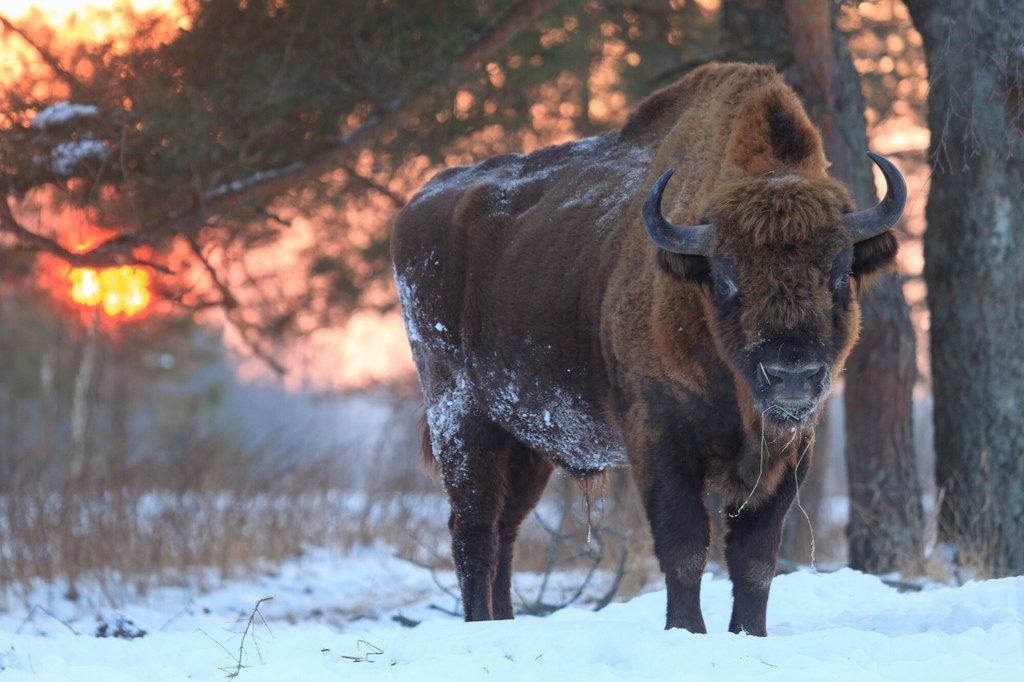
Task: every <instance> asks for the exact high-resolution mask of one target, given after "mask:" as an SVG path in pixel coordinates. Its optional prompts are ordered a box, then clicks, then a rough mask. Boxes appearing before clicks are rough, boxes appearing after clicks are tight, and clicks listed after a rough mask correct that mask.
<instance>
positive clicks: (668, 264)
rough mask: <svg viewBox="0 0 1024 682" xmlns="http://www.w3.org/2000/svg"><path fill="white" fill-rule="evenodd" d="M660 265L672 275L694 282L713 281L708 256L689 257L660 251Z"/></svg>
mask: <svg viewBox="0 0 1024 682" xmlns="http://www.w3.org/2000/svg"><path fill="white" fill-rule="evenodd" d="M658 265H660V266H661V269H662V270H664V271H665V272H667V273H669V274H670V275H675V276H676V277H679V278H682V279H688V280H692V281H694V282H709V281H711V262H710V260H708V257H707V256H689V255H684V254H681V253H672V252H671V251H665V250H664V249H658Z"/></svg>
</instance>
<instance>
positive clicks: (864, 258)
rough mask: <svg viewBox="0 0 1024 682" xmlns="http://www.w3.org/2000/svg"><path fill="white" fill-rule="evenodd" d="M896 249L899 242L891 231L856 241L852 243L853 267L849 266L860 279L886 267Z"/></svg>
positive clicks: (892, 260) (892, 258)
mask: <svg viewBox="0 0 1024 682" xmlns="http://www.w3.org/2000/svg"><path fill="white" fill-rule="evenodd" d="M898 249H899V243H898V242H897V241H896V236H895V235H893V233H892V232H891V231H890V232H883V233H882V234H880V235H878V236H877V237H872V238H871V239H865V240H864V241H860V242H857V243H856V244H854V245H853V267H852V268H851V269H852V271H853V273H852V274H853V276H854V277H856V278H858V279H862V278H863V277H865V276H867V275H870V274H872V273H874V272H877V271H879V270H881V269H883V268H888V267H889V266H891V265H892V264H893V262H894V261H895V260H896V251H897V250H898Z"/></svg>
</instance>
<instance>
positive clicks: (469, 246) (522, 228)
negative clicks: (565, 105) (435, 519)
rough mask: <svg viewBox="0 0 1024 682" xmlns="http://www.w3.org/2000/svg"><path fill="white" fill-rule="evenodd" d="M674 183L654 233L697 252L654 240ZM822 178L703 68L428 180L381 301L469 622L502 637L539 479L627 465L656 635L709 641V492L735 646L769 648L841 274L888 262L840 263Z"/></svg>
mask: <svg viewBox="0 0 1024 682" xmlns="http://www.w3.org/2000/svg"><path fill="white" fill-rule="evenodd" d="M865 162H867V161H865ZM670 167H672V168H675V169H676V176H675V177H674V178H672V180H671V182H670V183H669V184H668V186H667V189H666V191H665V194H664V198H663V210H664V213H665V216H666V217H667V219H669V220H671V221H672V222H673V223H676V224H682V225H692V224H697V223H710V224H712V225H713V226H714V240H713V248H712V252H711V253H709V254H707V255H703V256H692V255H680V254H678V253H669V252H665V251H660V250H659V249H658V248H657V247H655V246H654V244H653V243H652V242H651V241H649V239H648V238H647V236H646V233H645V231H644V227H643V225H642V222H641V206H642V204H643V202H644V198H645V195H646V194H647V190H648V189H649V188H650V187H651V186H652V185H653V184H654V182H655V180H656V179H657V178H658V177H659V176H660V175H661V174H662V172H663V171H664V170H665V169H667V168H670ZM827 167H828V163H827V161H826V159H825V156H824V153H823V151H822V145H821V140H820V137H819V135H818V133H817V131H816V130H815V129H814V127H813V126H812V125H811V124H810V122H809V121H808V119H807V116H806V114H805V112H804V111H803V109H802V108H801V106H800V103H799V102H798V100H797V98H796V96H795V95H794V93H793V92H792V91H791V90H790V89H789V88H788V87H787V86H786V85H785V84H784V83H783V81H782V80H781V78H780V77H779V76H778V75H777V74H776V73H775V71H774V70H773V69H772V68H770V67H766V66H751V65H737V64H728V65H715V66H708V67H703V68H701V69H698V70H696V71H694V72H692V73H691V74H689V75H687V76H686V77H685V78H683V79H682V80H681V81H679V82H678V83H676V84H674V85H672V86H670V87H668V88H665V89H663V90H661V91H658V92H656V93H654V94H653V95H652V96H651V97H649V98H648V99H647V100H645V101H644V102H643V103H641V104H640V106H639V107H638V108H637V110H636V112H635V113H634V114H633V116H632V117H631V118H630V120H629V121H628V123H627V124H626V126H625V127H624V128H623V129H622V130H621V131H617V132H612V133H608V134H606V135H602V136H600V137H596V138H590V139H586V140H580V141H577V142H572V143H569V144H564V145H560V146H557V147H550V148H547V149H542V150H539V151H537V152H534V153H532V154H528V155H507V156H500V157H496V158H493V159H490V160H488V161H485V162H483V163H481V164H478V165H476V166H471V167H461V168H451V169H448V170H446V171H444V172H442V173H439V174H438V175H437V176H436V177H435V178H434V179H433V180H432V181H431V182H430V183H428V184H427V185H426V187H424V188H423V190H422V191H421V192H420V193H419V194H417V195H416V197H414V198H413V200H412V201H411V202H410V203H409V205H408V206H407V207H406V208H405V210H404V211H403V212H402V213H401V215H400V216H399V218H398V221H397V223H396V225H395V230H394V238H393V243H392V253H393V258H394V267H395V280H396V282H397V285H398V292H399V295H400V298H401V302H402V308H403V312H404V315H405V320H406V325H407V329H408V333H409V339H410V342H411V344H412V349H413V355H414V358H415V361H416V367H417V370H418V372H419V377H420V381H421V383H422V387H423V395H424V400H425V404H426V410H427V422H428V425H429V431H430V442H429V447H430V449H432V451H433V455H434V457H435V458H436V461H437V463H438V466H439V468H440V470H441V474H442V478H443V480H444V484H445V488H446V490H447V492H448V495H449V498H450V500H451V505H452V516H451V529H452V554H453V557H454V559H455V566H456V571H457V573H458V576H459V580H460V585H461V589H462V596H463V604H464V608H465V613H466V618H467V619H468V620H479V619H490V618H510V617H512V604H511V598H510V595H509V581H510V576H511V561H512V547H513V544H514V541H515V537H516V534H517V532H518V528H519V525H520V523H521V522H522V520H523V518H524V517H525V515H526V514H527V513H529V511H530V510H531V509H532V508H533V506H534V505H535V504H536V502H537V499H538V498H539V496H540V494H541V492H542V491H543V489H544V486H545V485H546V483H547V480H548V478H549V476H550V474H551V471H552V468H553V464H557V465H559V466H562V467H564V468H566V469H568V470H570V471H571V472H573V473H574V474H576V475H580V476H583V475H588V474H591V473H595V472H598V471H601V470H603V469H606V468H608V467H618V466H625V465H628V466H629V467H630V468H631V469H632V472H633V477H634V480H635V481H636V485H637V488H638V489H639V492H640V494H641V497H642V499H643V501H644V504H645V506H646V511H647V516H648V519H649V521H650V524H651V529H652V532H653V536H654V542H655V552H656V553H657V556H658V559H659V561H660V563H661V567H662V569H663V570H664V572H665V580H666V584H667V587H668V612H667V626H668V627H684V628H687V629H689V630H691V631H693V632H703V631H704V629H705V628H704V621H703V617H702V615H701V611H700V579H701V575H702V574H703V572H704V566H705V562H706V559H707V549H708V545H709V542H710V526H709V521H708V511H707V509H706V507H705V494H706V492H707V490H708V488H709V486H711V487H714V488H716V489H718V490H719V491H720V492H721V493H722V495H723V496H724V499H725V501H726V509H725V512H726V519H725V520H726V526H727V528H728V537H727V539H726V559H727V563H728V567H729V572H730V576H731V578H732V581H733V585H734V607H733V615H732V621H731V623H730V630H732V631H734V632H738V631H747V632H750V633H752V634H757V635H764V634H765V608H766V604H767V599H768V589H769V585H770V583H771V578H772V576H773V575H774V572H775V564H776V559H777V554H778V545H779V542H780V539H781V530H782V523H783V519H784V517H785V515H786V513H787V512H788V510H789V507H790V505H791V503H792V500H793V498H794V495H795V493H796V489H797V486H798V485H799V481H800V480H801V478H802V477H803V474H804V472H805V471H806V470H807V467H808V466H809V464H810V449H811V444H812V442H813V438H814V430H813V424H814V421H815V418H816V415H817V413H818V411H819V409H820V405H821V404H822V399H823V398H824V396H825V395H826V394H827V393H828V391H829V389H830V386H831V378H832V377H834V376H835V375H836V374H838V373H839V372H840V371H841V369H842V365H843V362H844V360H845V358H846V356H847V354H848V353H849V350H850V348H851V346H852V345H853V343H854V341H855V339H856V336H857V331H858V327H859V322H860V316H859V309H858V307H857V302H856V299H855V296H854V287H853V286H851V284H850V281H849V278H850V275H851V273H852V276H853V278H854V280H857V278H859V277H862V276H863V275H866V274H868V272H869V271H870V270H873V269H875V268H878V267H880V266H884V265H886V264H888V263H889V262H891V261H892V258H893V256H894V254H895V241H894V240H893V239H892V237H891V236H890V235H889V234H888V233H884V234H882V235H881V236H880V237H875V238H872V239H870V240H868V241H865V242H861V243H860V244H856V245H855V244H853V243H851V239H850V236H849V234H848V233H847V231H846V230H845V228H844V227H843V225H842V221H841V216H842V215H843V214H844V213H847V212H849V211H852V210H853V208H854V207H853V205H852V203H851V200H850V197H849V195H848V193H847V192H846V190H845V189H844V188H843V187H842V185H840V184H839V183H838V182H836V181H835V180H833V179H832V178H830V177H829V176H828V175H827V173H826V169H827Z"/></svg>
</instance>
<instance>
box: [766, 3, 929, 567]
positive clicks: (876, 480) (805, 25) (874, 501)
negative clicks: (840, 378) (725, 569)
mask: <svg viewBox="0 0 1024 682" xmlns="http://www.w3.org/2000/svg"><path fill="white" fill-rule="evenodd" d="M830 5H831V3H828V2H826V0H786V1H785V7H786V15H787V19H788V22H789V27H790V28H789V35H790V41H791V44H792V45H793V50H794V53H795V57H796V59H795V62H796V64H797V65H798V68H800V70H801V71H802V72H803V73H804V74H805V76H804V79H803V80H804V82H805V83H806V85H805V97H806V98H807V100H808V102H809V107H810V109H811V111H810V113H811V116H812V118H813V119H814V121H815V122H816V123H817V124H818V126H819V127H820V128H821V131H822V136H823V138H824V141H825V150H826V153H827V154H828V157H829V160H830V161H831V162H832V174H833V175H834V176H836V177H837V178H839V179H840V180H842V181H843V183H844V184H845V185H846V186H847V187H848V188H849V189H850V191H851V192H852V193H853V195H854V198H855V199H856V200H857V202H858V204H860V205H861V206H871V205H873V204H875V203H876V202H877V201H878V198H877V194H876V192H875V183H874V176H873V175H872V171H871V164H870V163H869V162H868V160H867V158H866V156H865V155H864V152H865V151H866V150H867V148H868V142H867V133H866V130H865V123H864V99H863V96H862V95H861V92H860V76H859V75H858V73H857V70H856V68H854V65H853V60H852V58H851V56H850V52H849V49H848V48H847V45H846V40H845V38H844V37H843V36H842V34H840V33H839V31H838V30H837V29H836V27H835V5H831V7H832V9H831V11H830V10H829V6H830ZM822 34H824V36H827V38H826V37H824V36H823V35H822ZM860 303H861V310H862V313H863V321H862V329H861V336H860V341H859V342H858V344H857V346H856V347H854V350H853V352H852V353H851V354H850V357H849V359H848V361H847V364H846V387H845V391H844V394H843V406H844V408H845V412H846V472H847V480H848V482H849V499H850V518H849V523H848V526H847V530H846V533H847V539H848V542H849V557H848V562H849V564H850V566H851V567H853V568H856V569H858V570H862V571H867V572H870V573H888V572H890V571H894V570H903V571H907V572H917V571H919V570H920V567H921V559H922V555H923V534H924V513H923V510H922V507H921V484H920V481H919V480H918V478H917V469H916V466H915V452H914V430H913V388H914V380H915V378H916V374H917V372H916V366H915V339H914V328H913V325H912V324H911V323H910V311H909V309H908V307H907V303H906V300H905V299H904V298H903V289H902V285H901V282H900V278H899V277H898V276H896V275H888V276H886V277H883V278H882V279H881V280H880V281H879V282H877V283H875V285H874V286H873V287H871V288H869V289H867V290H866V291H865V290H862V291H861V292H860Z"/></svg>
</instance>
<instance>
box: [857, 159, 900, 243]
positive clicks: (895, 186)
mask: <svg viewBox="0 0 1024 682" xmlns="http://www.w3.org/2000/svg"><path fill="white" fill-rule="evenodd" d="M868 156H870V157H871V160H872V161H874V162H875V165H876V166H878V168H879V169H880V170H881V171H882V175H883V176H885V185H886V190H885V198H884V199H882V200H881V201H880V202H879V203H878V205H877V206H875V207H874V208H868V209H865V210H863V211H857V212H856V213H847V214H846V215H844V216H843V226H844V227H846V230H847V232H849V233H850V241H852V242H853V243H854V244H856V243H857V242H862V241H864V240H865V239H871V238H872V237H877V236H878V235H880V234H882V233H883V232H885V231H886V230H888V229H889V228H891V227H892V226H893V225H895V224H896V221H898V220H899V219H900V216H901V215H903V208H904V207H905V206H906V205H907V182H906V180H904V179H903V174H902V173H900V171H899V169H898V168H896V166H894V165H892V162H890V161H889V160H888V159H887V158H885V157H884V156H882V155H881V154H875V153H874V152H868Z"/></svg>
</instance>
